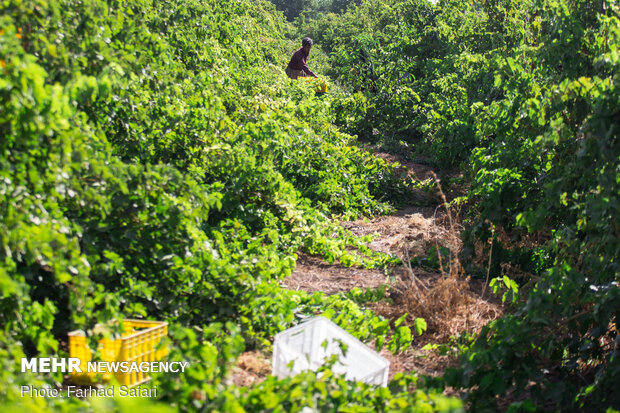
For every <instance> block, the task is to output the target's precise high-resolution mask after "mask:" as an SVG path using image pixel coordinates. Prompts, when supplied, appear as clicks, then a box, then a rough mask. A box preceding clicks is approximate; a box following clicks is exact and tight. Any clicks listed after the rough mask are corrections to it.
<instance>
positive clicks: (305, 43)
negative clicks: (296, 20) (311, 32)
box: [301, 37, 314, 47]
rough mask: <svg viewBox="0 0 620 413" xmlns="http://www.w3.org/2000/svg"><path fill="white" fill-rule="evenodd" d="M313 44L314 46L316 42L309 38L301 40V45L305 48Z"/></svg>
mask: <svg viewBox="0 0 620 413" xmlns="http://www.w3.org/2000/svg"><path fill="white" fill-rule="evenodd" d="M313 44H314V42H313V41H312V39H311V38H309V37H304V38H303V39H301V45H302V46H303V47H306V46H312V45H313Z"/></svg>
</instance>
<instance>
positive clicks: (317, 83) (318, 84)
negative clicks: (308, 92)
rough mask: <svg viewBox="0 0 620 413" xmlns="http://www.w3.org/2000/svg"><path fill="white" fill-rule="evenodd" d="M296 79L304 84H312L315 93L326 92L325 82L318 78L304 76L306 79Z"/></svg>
mask: <svg viewBox="0 0 620 413" xmlns="http://www.w3.org/2000/svg"><path fill="white" fill-rule="evenodd" d="M297 79H302V80H304V81H306V82H310V83H313V84H314V91H315V92H316V93H325V92H327V82H326V81H325V80H323V79H321V78H318V77H311V76H306V77H298V78H297Z"/></svg>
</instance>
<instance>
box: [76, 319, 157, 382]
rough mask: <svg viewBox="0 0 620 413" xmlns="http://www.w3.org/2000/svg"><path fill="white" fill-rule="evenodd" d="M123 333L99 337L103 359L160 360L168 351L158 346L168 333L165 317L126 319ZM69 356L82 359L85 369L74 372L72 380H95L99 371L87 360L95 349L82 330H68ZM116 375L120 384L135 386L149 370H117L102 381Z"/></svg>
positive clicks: (147, 378)
mask: <svg viewBox="0 0 620 413" xmlns="http://www.w3.org/2000/svg"><path fill="white" fill-rule="evenodd" d="M123 330H124V331H123V333H122V335H121V337H120V338H117V339H102V340H99V352H100V354H101V361H119V362H121V361H127V362H130V363H131V362H136V363H141V362H144V361H146V362H151V361H159V360H161V359H162V358H163V357H165V356H166V355H167V354H168V349H166V348H165V347H161V348H160V346H159V343H160V342H161V340H162V338H163V337H165V336H167V335H168V323H166V322H163V321H147V320H123ZM68 335H69V357H77V358H79V359H80V369H81V370H82V373H76V372H72V373H71V380H72V381H73V382H74V383H79V384H92V383H93V382H94V381H95V380H96V376H97V373H94V372H90V373H89V372H88V362H89V361H91V359H92V352H91V350H90V348H89V347H88V346H87V340H86V335H85V334H84V332H83V331H80V330H77V331H72V332H70V333H69V334H68ZM112 376H115V377H116V380H117V381H118V383H119V384H122V385H127V386H136V385H138V384H141V383H144V382H146V381H148V380H149V379H150V377H149V376H148V374H147V373H142V372H139V371H138V372H127V373H123V372H117V373H104V374H103V377H102V379H103V381H109V380H110V379H111V378H112Z"/></svg>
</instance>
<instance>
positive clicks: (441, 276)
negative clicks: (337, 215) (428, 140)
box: [234, 151, 504, 385]
mask: <svg viewBox="0 0 620 413" xmlns="http://www.w3.org/2000/svg"><path fill="white" fill-rule="evenodd" d="M375 154H376V156H378V157H380V158H382V159H384V160H385V161H387V162H388V163H392V164H393V163H395V162H398V164H400V165H401V167H400V170H401V172H402V173H403V176H405V174H406V175H409V176H410V177H412V178H414V179H415V180H417V181H424V180H428V179H434V177H435V176H436V175H435V174H436V171H434V170H433V169H432V168H431V167H429V166H427V165H424V164H423V163H416V162H409V161H406V160H403V159H402V158H401V157H399V156H397V155H392V154H388V153H384V152H376V151H375ZM439 184H440V186H442V185H441V183H439ZM457 192H458V191H457ZM414 195H415V199H416V200H419V202H416V204H417V205H407V206H405V207H404V208H401V209H399V210H397V211H396V212H395V213H393V214H392V215H386V216H377V217H373V218H370V219H368V218H365V219H360V220H355V221H343V222H341V223H340V225H341V226H342V227H344V228H346V229H348V230H349V231H351V232H352V233H353V234H355V235H358V236H363V235H368V234H372V235H373V236H374V239H373V241H372V242H371V243H370V244H369V247H370V248H371V249H373V250H375V251H379V252H383V253H386V254H390V255H394V256H397V257H398V258H400V259H401V261H402V262H405V263H407V262H410V260H411V259H413V258H414V257H418V258H419V257H427V256H429V253H430V254H431V255H432V252H431V251H433V250H432V247H433V246H434V247H435V249H437V248H438V247H445V248H449V249H451V250H452V251H459V249H460V231H461V226H460V223H459V217H458V213H456V214H455V213H454V212H453V211H451V214H452V216H449V214H448V213H447V211H446V209H445V208H444V207H442V205H443V200H442V193H441V192H440V191H437V193H436V194H435V193H429V192H424V191H421V190H420V191H419V193H416V194H414ZM457 195H459V194H458V193H449V194H448V198H452V197H454V196H457ZM451 223H452V224H451ZM448 266H449V265H447V263H445V262H444V263H442V265H441V267H440V269H439V270H437V269H433V268H426V267H413V268H412V267H410V266H407V265H393V266H389V267H387V268H385V269H380V268H379V269H364V268H359V267H344V266H342V265H340V264H338V263H334V264H329V263H327V262H326V261H324V260H323V259H322V258H321V257H316V256H311V255H308V254H305V253H299V256H298V259H297V266H296V268H295V270H294V271H293V273H292V274H291V276H289V277H287V278H285V279H283V280H282V281H281V283H280V284H281V285H282V286H283V287H284V288H287V289H291V290H304V291H308V292H315V291H321V292H324V293H325V294H329V295H331V294H340V293H347V292H348V291H350V290H352V289H353V288H356V287H357V288H360V289H363V290H365V289H376V288H379V287H381V286H385V288H386V294H385V295H386V298H387V299H384V300H381V301H379V302H375V303H367V304H366V305H365V306H366V307H367V308H371V309H372V310H373V311H374V312H375V313H377V314H378V315H382V316H384V317H386V318H388V319H390V320H392V321H393V320H396V319H397V318H399V317H401V316H402V315H403V314H405V313H407V314H408V316H407V318H406V321H405V324H409V325H412V324H413V321H414V320H415V319H416V318H417V317H422V318H424V319H425V320H426V321H427V323H428V330H427V331H426V332H425V333H423V334H422V335H421V336H415V338H414V341H413V343H412V345H411V347H410V348H409V349H407V350H406V351H404V352H402V353H400V354H396V355H393V354H391V353H390V352H389V351H388V350H387V349H385V348H384V349H382V350H381V352H380V354H381V355H382V356H383V357H385V358H387V359H388V360H389V361H390V378H392V377H393V376H394V375H395V374H396V373H399V372H411V371H415V372H418V373H420V374H425V375H429V376H440V375H441V374H442V373H443V371H444V370H445V368H446V367H448V366H450V365H453V364H454V363H455V362H456V358H455V357H454V356H453V355H449V354H442V355H440V354H439V352H438V351H437V350H427V349H423V347H424V346H425V345H427V344H443V343H448V342H449V341H450V337H451V336H456V335H458V334H460V333H462V332H467V333H472V332H477V331H479V329H480V328H481V327H482V326H484V325H485V324H486V323H488V322H489V321H491V320H493V319H496V318H498V317H499V316H500V315H501V314H502V313H503V310H504V308H503V306H502V304H501V302H500V300H498V299H497V298H495V297H493V296H492V295H491V294H490V292H489V291H488V290H487V291H486V293H485V295H484V297H483V296H482V292H483V291H484V288H483V285H484V281H483V280H479V279H471V278H470V277H468V276H467V275H466V274H464V273H463V272H462V271H461V270H460V269H455V268H447V267H448ZM459 268H460V267H459ZM268 359H269V357H268V356H266V355H264V354H262V353H260V352H248V353H244V354H243V355H242V356H241V357H240V359H239V361H238V363H237V369H236V371H235V377H234V382H235V383H236V384H239V385H251V384H253V383H255V382H258V381H261V380H263V379H264V377H265V376H267V375H268V374H270V372H271V367H270V362H269V361H268Z"/></svg>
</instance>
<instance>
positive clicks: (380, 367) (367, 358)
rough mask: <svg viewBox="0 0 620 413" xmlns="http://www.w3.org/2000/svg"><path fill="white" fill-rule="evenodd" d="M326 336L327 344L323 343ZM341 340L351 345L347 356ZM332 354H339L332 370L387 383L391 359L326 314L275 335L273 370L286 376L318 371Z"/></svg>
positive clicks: (369, 382) (274, 372)
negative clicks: (371, 347)
mask: <svg viewBox="0 0 620 413" xmlns="http://www.w3.org/2000/svg"><path fill="white" fill-rule="evenodd" d="M326 340H327V346H325V345H324V344H323V343H324V342H325V341H326ZM338 340H340V341H341V342H342V343H344V344H345V345H346V346H347V347H348V350H347V352H346V353H347V354H346V357H345V356H343V355H342V351H341V350H340V344H339V341H338ZM333 354H337V355H338V356H339V362H338V363H336V364H335V365H334V366H333V367H332V371H333V372H335V373H339V374H344V375H345V378H346V379H347V380H354V381H363V382H365V383H368V384H375V385H378V386H384V387H385V386H387V381H388V372H389V369H390V362H389V361H387V360H386V359H384V358H383V357H381V356H380V355H379V354H377V352H376V351H374V350H371V349H370V348H369V347H368V346H366V345H365V344H364V343H362V342H361V341H359V340H358V339H356V338H355V337H353V336H352V335H350V334H349V333H347V332H346V331H344V330H343V329H342V328H340V327H338V326H337V325H336V324H334V323H333V322H331V321H330V320H328V319H327V318H325V317H314V318H312V319H311V320H309V321H306V322H305V323H303V324H299V325H298V326H295V327H292V328H289V329H288V330H285V331H283V332H281V333H279V334H277V335H276V337H275V342H274V345H273V360H272V374H273V375H274V376H277V377H278V378H284V377H288V376H294V375H296V374H299V373H301V372H302V371H305V370H312V371H316V370H317V369H318V368H319V367H320V366H321V365H322V364H323V363H324V362H325V358H326V357H329V356H331V355H333ZM291 361H293V368H292V370H291V369H290V368H289V363H290V362H291Z"/></svg>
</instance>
